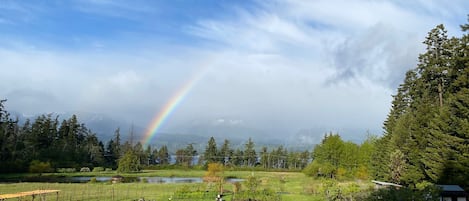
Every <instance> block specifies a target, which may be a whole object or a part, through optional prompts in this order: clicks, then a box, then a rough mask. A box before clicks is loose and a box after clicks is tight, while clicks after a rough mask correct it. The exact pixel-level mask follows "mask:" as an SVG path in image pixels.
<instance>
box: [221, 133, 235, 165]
mask: <svg viewBox="0 0 469 201" xmlns="http://www.w3.org/2000/svg"><path fill="white" fill-rule="evenodd" d="M233 152H234V151H233V149H231V147H230V141H229V140H227V139H225V141H224V142H223V145H222V146H221V148H220V162H221V163H222V164H224V165H227V164H230V163H231V158H232V157H233Z"/></svg>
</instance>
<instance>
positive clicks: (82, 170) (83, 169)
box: [80, 167, 91, 172]
mask: <svg viewBox="0 0 469 201" xmlns="http://www.w3.org/2000/svg"><path fill="white" fill-rule="evenodd" d="M80 172H91V170H90V168H89V167H82V168H81V169H80Z"/></svg>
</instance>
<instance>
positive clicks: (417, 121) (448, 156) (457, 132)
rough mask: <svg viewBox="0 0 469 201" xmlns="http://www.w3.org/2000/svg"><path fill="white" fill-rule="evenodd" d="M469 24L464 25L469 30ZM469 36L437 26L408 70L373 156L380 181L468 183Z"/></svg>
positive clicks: (375, 171)
mask: <svg viewBox="0 0 469 201" xmlns="http://www.w3.org/2000/svg"><path fill="white" fill-rule="evenodd" d="M467 27H469V25H467V24H466V25H462V26H461V28H462V30H463V31H466V32H467V31H468V29H467ZM468 42H469V35H467V34H465V35H463V36H462V37H459V38H456V37H452V38H449V37H448V36H447V31H446V29H445V27H444V26H443V25H438V26H436V27H435V28H434V29H432V30H431V31H430V32H429V33H428V35H427V37H426V39H425V41H424V42H423V43H424V44H425V45H426V52H424V53H423V54H421V55H420V56H419V63H418V65H417V66H416V68H415V69H411V70H409V71H408V72H407V73H406V76H405V79H404V81H403V83H402V84H401V85H400V86H399V87H398V89H397V94H396V95H394V96H393V101H392V108H391V111H390V112H389V114H388V117H387V119H386V121H385V122H384V130H385V133H384V136H383V137H382V138H380V139H378V141H377V145H378V146H379V147H381V149H380V150H376V151H375V153H374V154H373V155H372V160H371V161H372V163H373V168H372V175H373V176H374V177H375V178H376V179H382V180H392V181H394V182H396V183H401V184H409V185H410V186H412V187H414V188H415V187H416V185H417V184H419V183H422V182H426V181H428V182H431V183H451V184H459V185H462V186H468V185H469V175H468V174H467V172H468V171H469V149H467V142H468V140H469V133H468V130H469V123H468V122H469V121H468V117H469V98H468V96H467V94H468V92H469V68H468V67H467V64H468V62H469V56H468V55H469V54H468V53H469V46H468V45H467V44H468Z"/></svg>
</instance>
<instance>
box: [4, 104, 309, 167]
mask: <svg viewBox="0 0 469 201" xmlns="http://www.w3.org/2000/svg"><path fill="white" fill-rule="evenodd" d="M5 101H6V100H1V101H0V151H1V153H0V173H13V172H28V171H37V172H50V171H54V170H56V169H59V168H61V169H62V168H69V169H70V168H71V169H76V170H78V169H80V168H82V167H89V168H90V169H91V170H92V169H93V167H99V169H105V168H108V169H109V168H112V169H117V170H119V171H123V172H130V171H139V170H141V169H142V168H168V167H169V166H176V167H193V166H195V165H198V166H199V167H205V166H206V165H207V164H208V163H213V162H218V163H221V164H223V165H224V166H229V167H241V168H244V167H248V168H252V167H257V168H260V169H291V170H301V169H303V168H304V167H305V166H306V165H307V164H308V162H309V161H310V158H311V157H310V154H309V152H308V151H305V152H294V151H288V150H287V149H285V148H284V147H283V146H279V147H277V148H274V149H272V150H268V148H267V147H262V149H261V150H260V151H256V150H255V144H254V142H253V141H252V140H251V139H249V140H248V141H247V143H246V144H245V145H244V149H240V148H237V149H233V148H232V147H231V145H230V141H229V140H224V142H223V144H222V145H221V146H220V149H218V148H217V146H218V145H217V143H216V142H215V139H214V138H213V137H212V138H210V139H209V141H208V142H207V146H206V150H205V152H203V153H200V154H199V153H198V152H197V151H196V150H195V149H194V147H193V145H192V144H188V145H187V146H186V147H185V148H182V149H178V150H176V151H175V153H174V158H172V155H173V154H171V153H170V150H168V148H167V146H166V145H163V146H161V147H159V148H157V147H151V146H147V147H143V145H142V144H141V143H140V142H136V143H134V142H133V139H132V137H131V139H130V141H125V142H122V139H121V134H120V130H119V129H117V130H116V131H115V133H114V137H113V138H112V139H110V140H109V141H108V142H106V143H103V142H102V141H100V140H99V139H98V137H97V136H96V134H95V133H93V132H92V131H91V130H90V129H88V128H87V127H86V126H85V125H84V124H82V123H80V122H79V121H78V119H77V117H76V116H75V115H73V116H72V117H70V118H69V119H64V120H62V121H59V117H58V116H52V115H41V116H39V117H37V118H36V119H34V120H33V121H31V120H29V119H28V120H26V122H25V123H24V124H22V125H20V123H19V121H18V119H14V118H12V117H11V116H10V114H9V113H8V112H7V111H6V110H5V107H4V103H5ZM131 132H132V131H131ZM130 135H131V136H133V134H132V133H130Z"/></svg>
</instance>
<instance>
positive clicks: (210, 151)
mask: <svg viewBox="0 0 469 201" xmlns="http://www.w3.org/2000/svg"><path fill="white" fill-rule="evenodd" d="M204 159H205V165H207V164H209V163H215V162H217V161H219V159H218V150H217V143H216V141H215V138H213V137H210V139H209V140H208V142H207V146H206V147H205V152H204Z"/></svg>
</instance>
